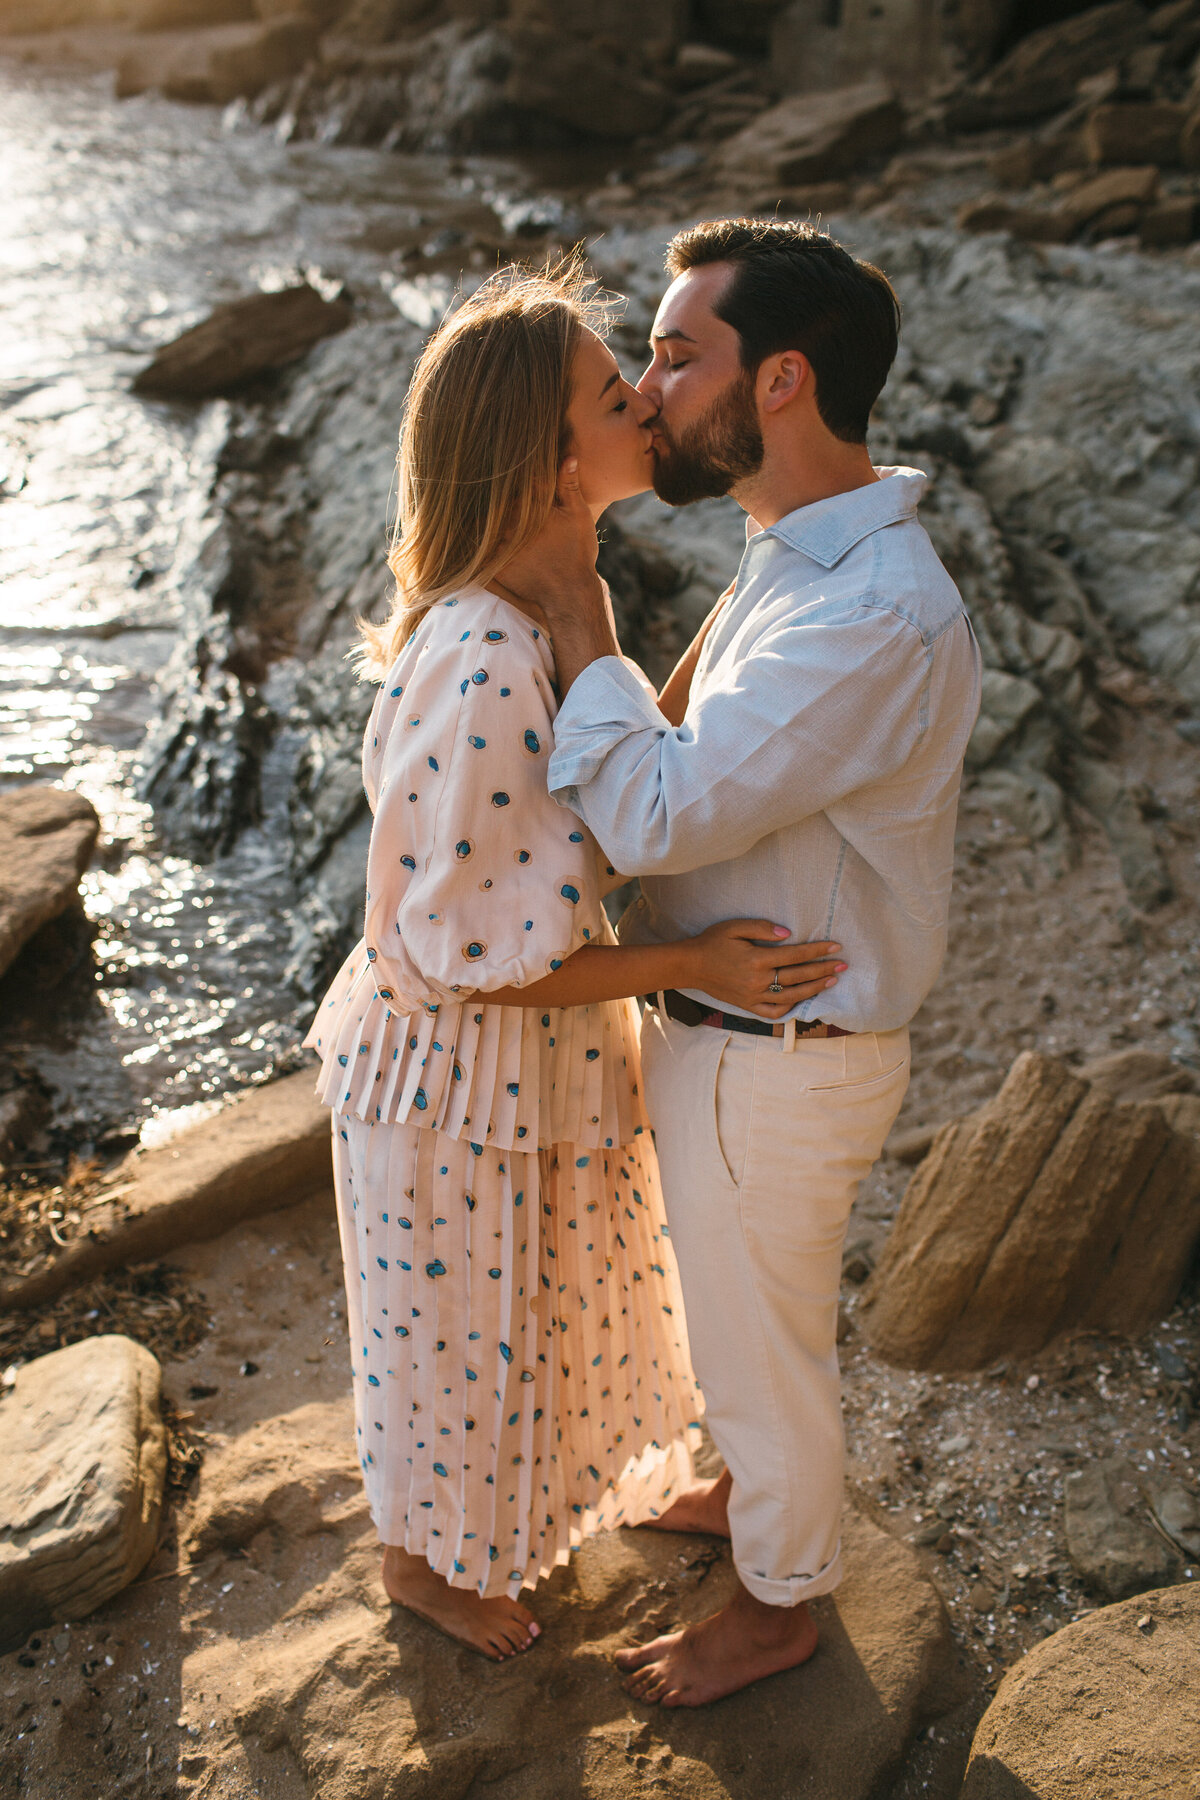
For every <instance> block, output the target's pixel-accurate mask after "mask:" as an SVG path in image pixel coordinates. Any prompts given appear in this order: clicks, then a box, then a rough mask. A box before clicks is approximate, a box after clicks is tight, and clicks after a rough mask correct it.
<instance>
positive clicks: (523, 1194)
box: [306, 219, 980, 1706]
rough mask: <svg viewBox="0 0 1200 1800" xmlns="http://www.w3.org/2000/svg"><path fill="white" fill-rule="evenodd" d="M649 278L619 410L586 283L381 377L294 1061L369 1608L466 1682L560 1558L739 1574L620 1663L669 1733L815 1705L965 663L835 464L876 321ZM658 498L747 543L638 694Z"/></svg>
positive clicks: (772, 254) (955, 627)
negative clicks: (865, 1229)
mask: <svg viewBox="0 0 1200 1800" xmlns="http://www.w3.org/2000/svg"><path fill="white" fill-rule="evenodd" d="M667 269H668V271H669V273H670V275H671V277H672V280H671V285H670V286H669V288H668V289H667V292H666V294H665V296H664V298H663V301H662V304H661V305H660V307H659V309H658V314H657V317H656V318H655V321H654V327H653V331H652V333H651V339H650V361H649V364H648V367H647V368H646V371H645V373H644V374H643V375H642V377H641V379H640V381H639V382H638V383H637V385H636V387H635V386H631V385H630V383H629V382H628V381H627V380H626V379H625V378H624V376H623V375H622V373H621V371H620V369H619V367H618V365H617V362H616V360H615V358H614V357H613V355H612V353H611V352H610V350H609V349H608V348H607V346H606V343H605V341H604V335H603V326H604V319H603V315H602V313H601V311H600V310H599V309H598V307H597V305H596V303H595V302H594V301H593V300H591V299H590V298H589V290H588V288H587V285H586V283H585V282H584V280H583V278H582V276H581V274H580V273H579V271H578V269H577V268H571V269H568V270H567V272H565V273H564V272H561V271H560V272H557V273H542V274H531V273H528V272H524V271H521V270H517V269H509V270H504V271H501V272H500V273H499V274H498V275H496V276H494V277H493V278H492V279H491V280H489V281H487V282H486V283H485V284H484V285H483V286H482V287H481V288H480V289H479V290H478V291H477V292H476V293H475V294H473V295H472V296H471V297H470V298H469V299H467V300H466V301H465V303H464V304H463V305H462V306H461V307H460V308H459V309H458V310H457V311H456V312H455V313H454V314H453V315H452V316H450V317H448V318H447V319H446V320H445V322H444V323H443V324H442V325H441V326H440V327H439V328H438V330H437V331H436V332H435V333H434V334H433V336H432V337H431V339H430V340H429V342H428V344H427V345H426V347H425V350H424V353H423V355H422V356H421V359H420V361H419V362H418V364H417V367H416V370H415V373H414V375H413V377H412V382H411V384H410V387H409V390H408V396H407V400H406V404H405V413H404V420H403V426H402V430H401V437H400V454H399V483H400V501H399V525H398V534H397V538H396V542H395V546H394V549H393V551H392V554H391V557H390V559H389V560H390V566H391V569H392V571H393V573H394V575H395V578H396V592H395V598H394V602H393V604H392V609H391V612H390V616H389V617H388V618H387V619H386V620H385V621H384V622H383V623H382V624H376V625H364V626H363V628H362V637H363V641H362V646H361V669H362V673H363V674H365V675H366V676H367V677H369V678H370V679H372V680H374V681H376V682H378V683H379V692H378V697H377V699H376V701H375V705H374V709H373V711H372V714H371V718H370V722H369V724H368V726H367V730H366V736H365V740H364V745H363V779H364V782H365V785H366V791H367V797H368V800H369V801H370V805H371V810H372V812H373V814H374V822H373V826H372V831H371V838H370V847H369V851H368V857H367V869H366V889H367V893H366V913H365V928H364V933H363V938H362V940H361V942H360V943H359V944H358V945H357V947H356V948H355V949H354V951H353V952H352V953H351V955H350V956H349V958H348V959H347V961H346V962H345V964H344V965H343V967H342V969H341V971H340V972H339V974H338V975H337V977H336V979H335V981H334V983H333V985H332V987H331V988H330V990H329V992H328V994H327V995H326V997H325V999H324V1001H323V1002H322V1004H321V1006H320V1008H319V1011H318V1014H317V1017H316V1020H315V1022H314V1024H313V1027H312V1030H311V1031H310V1033H309V1036H308V1039H307V1040H306V1041H307V1043H308V1044H309V1045H310V1046H311V1047H312V1048H314V1049H316V1050H317V1051H318V1052H319V1053H320V1055H321V1058H322V1072H321V1079H320V1085H319V1092H320V1094H321V1096H322V1098H323V1100H324V1101H325V1102H326V1103H327V1104H328V1105H329V1107H330V1108H331V1110H332V1116H333V1117H332V1122H333V1161H334V1177H335V1186H336V1191H337V1202H338V1217H339V1223H340V1229H341V1239H342V1249H343V1255H344V1260H345V1275H346V1293H347V1298H348V1309H349V1334H350V1348H351V1353H352V1359H353V1372H354V1394H355V1412H356V1428H357V1448H358V1456H359V1461H360V1465H361V1468H362V1474H363V1480H364V1482H365V1485H366V1492H367V1497H368V1500H369V1504H370V1510H371V1516H372V1519H373V1521H374V1523H375V1526H376V1528H377V1530H378V1532H379V1537H380V1541H381V1543H382V1545H383V1582H384V1586H385V1588H386V1590H387V1592H388V1594H389V1595H390V1597H391V1598H392V1600H393V1601H395V1602H397V1603H398V1604H400V1605H403V1606H405V1607H408V1608H409V1609H410V1610H411V1611H413V1612H415V1613H417V1614H419V1615H420V1616H421V1617H422V1618H424V1619H427V1620H429V1621H430V1622H431V1623H433V1624H435V1625H437V1626H439V1627H440V1628H441V1630H442V1631H444V1632H446V1633H448V1634H449V1635H450V1636H451V1637H453V1638H456V1639H458V1640H459V1641H460V1642H462V1643H465V1644H468V1645H470V1646H471V1647H472V1648H474V1649H476V1650H479V1651H481V1652H482V1653H483V1654H484V1655H486V1656H489V1657H492V1658H496V1659H499V1658H504V1657H508V1656H511V1655H514V1654H516V1653H519V1652H523V1651H526V1650H528V1649H529V1648H530V1647H531V1645H532V1644H533V1643H534V1641H535V1640H536V1638H537V1637H538V1636H539V1626H538V1624H537V1622H536V1618H535V1616H534V1613H533V1612H532V1611H531V1610H530V1608H529V1607H527V1606H526V1605H525V1604H524V1603H523V1601H522V1599H521V1595H522V1593H523V1591H524V1590H525V1589H526V1588H530V1589H531V1588H533V1587H535V1586H536V1584H537V1582H538V1581H539V1580H540V1579H541V1578H542V1577H544V1576H546V1575H548V1574H549V1573H550V1572H551V1571H552V1570H553V1569H554V1567H555V1566H556V1565H557V1564H559V1563H562V1562H565V1561H566V1560H567V1558H568V1556H569V1554H570V1552H571V1549H572V1548H573V1547H574V1546H575V1545H577V1544H578V1543H580V1542H581V1540H582V1539H583V1538H585V1537H587V1536H589V1535H590V1534H592V1533H594V1532H596V1531H600V1530H608V1529H612V1528H613V1527H615V1526H617V1525H626V1526H653V1527H658V1528H665V1529H668V1530H672V1531H697V1532H712V1533H717V1534H720V1535H722V1536H727V1537H729V1538H730V1539H731V1540H732V1554H733V1562H734V1566H735V1569H736V1572H737V1578H738V1587H737V1591H736V1594H735V1597H734V1599H733V1600H732V1602H731V1603H730V1604H729V1605H728V1606H726V1607H725V1608H724V1609H723V1610H722V1611H720V1612H718V1613H717V1614H715V1615H714V1616H713V1617H712V1618H709V1619H706V1620H704V1621H703V1622H702V1623H699V1624H695V1625H690V1626H688V1627H687V1628H686V1629H685V1630H682V1631H679V1632H675V1633H671V1634H669V1635H667V1636H664V1637H660V1638H658V1639H656V1640H655V1641H654V1642H653V1643H650V1644H647V1645H644V1646H642V1647H640V1648H631V1649H626V1650H622V1651H620V1652H619V1653H618V1655H617V1659H616V1660H617V1663H618V1666H619V1667H620V1669H621V1670H622V1671H623V1673H624V1676H625V1686H626V1688H627V1689H628V1690H629V1692H630V1693H631V1694H633V1695H635V1696H636V1697H638V1698H639V1699H641V1700H645V1701H659V1702H662V1703H663V1704H664V1705H667V1706H698V1705H703V1704H705V1703H707V1702H709V1701H712V1700H716V1699H718V1698H720V1697H721V1696H722V1695H724V1694H728V1693H732V1692H734V1691H735V1690H736V1689H738V1688H742V1687H745V1686H746V1685H747V1684H749V1683H750V1682H753V1681H757V1680H759V1679H760V1678H761V1677H763V1676H766V1675H769V1674H771V1673H773V1672H776V1671H778V1670H781V1669H786V1668H790V1667H793V1666H794V1665H796V1664H798V1663H801V1662H803V1661H804V1660H805V1659H806V1658H807V1657H808V1656H810V1655H811V1654H812V1652H813V1650H814V1649H815V1647H816V1642H817V1630H816V1626H815V1624H814V1621H813V1619H812V1617H811V1614H810V1611H809V1606H808V1602H809V1601H811V1600H812V1599H813V1598H814V1597H815V1596H817V1595H820V1594H825V1593H828V1592H829V1591H830V1590H832V1589H833V1588H835V1587H836V1585H837V1583H838V1581H839V1579H840V1575H841V1566H840V1560H839V1521H840V1512H841V1495H842V1458H843V1448H842V1425H841V1405H840V1392H839V1378H838V1365H837V1349H836V1337H837V1308H838V1287H839V1281H840V1275H841V1255H842V1244H843V1238H844V1234H845V1228H846V1222H847V1218H848V1215H849V1212H850V1208H851V1205H852V1202H853V1200H854V1197H855V1194H856V1191H857V1189H858V1185H859V1183H860V1182H861V1180H862V1179H863V1177H864V1176H865V1175H866V1174H867V1172H868V1171H869V1170H870V1168H871V1166H872V1164H873V1163H874V1162H875V1160H876V1158H877V1157H878V1155H879V1153H880V1150H881V1148H882V1145H883V1142H884V1139H885V1137H886V1136H887V1133H888V1131H889V1129H890V1127H891V1125H892V1122H893V1120H894V1119H895V1117H896V1114H897V1112H898V1111H899V1108H900V1104H901V1101H902V1099H903V1097H904V1092H905V1088H906V1086H907V1083H908V1069H909V1048H908V1025H909V1021H910V1019H911V1018H912V1016H913V1014H914V1013H915V1012H916V1010H917V1008H918V1006H919V1005H920V1004H921V1001H922V1000H923V998H924V996H925V995H926V993H927V992H928V990H929V988H930V987H931V986H932V984H933V981H934V979H935V977H936V975H937V972H938V968H939V965H940V963H941V959H942V956H943V952H944V949H945V943H946V928H947V913H948V903H949V892H950V880H951V868H952V860H953V842H954V824H955V811H956V805H957V797H958V789H959V782H960V778H961V771H962V759H963V753H964V750H965V748H966V744H967V739H968V737H969V735H970V732H971V728H972V725H973V724H974V721H975V716H976V712H977V710H978V705H979V692H980V663H979V654H978V650H977V647H976V644H975V641H974V638H973V636H972V632H971V627H970V624H969V621H968V619H967V616H966V614H965V612H964V610H963V606H962V601H961V599H960V597H959V594H958V591H957V589H956V588H955V586H954V584H953V582H952V581H951V580H950V577H949V576H948V575H947V573H946V571H945V570H944V569H943V567H942V565H941V564H940V563H939V561H938V559H937V557H936V555H935V553H934V551H933V548H932V546H931V544H930V541H929V539H928V537H927V536H926V534H925V531H924V530H923V528H922V527H921V525H920V524H919V523H918V521H917V516H916V513H917V503H918V501H919V499H920V495H921V490H922V486H923V484H924V479H925V478H924V476H923V475H922V474H921V473H920V472H919V471H915V470H911V469H877V468H875V467H873V466H872V463H871V459H870V456H869V453H868V450H867V445H866V435H867V422H868V417H869V414H870V411H871V408H872V406H873V404H874V402H875V400H876V398H877V396H878V394H879V392H880V390H881V389H882V387H883V385H884V382H885V380H886V378H887V374H888V371H889V369H890V367H891V364H892V361H893V358H894V355H895V351H896V343H897V333H898V327H899V308H898V304H897V301H896V298H895V295H894V293H893V291H892V289H891V287H890V285H889V283H888V281H887V279H886V278H885V276H884V275H883V274H881V273H880V271H879V270H878V269H876V268H873V267H872V266H871V265H870V264H868V263H864V262H861V261H859V260H857V259H856V258H855V257H854V256H852V255H851V254H850V253H849V252H848V251H847V250H846V249H844V248H843V247H842V246H840V245H839V244H837V243H836V242H835V241H834V240H833V239H832V238H830V237H828V236H827V235H825V234H823V233H821V232H819V231H817V230H816V229H814V228H812V227H811V226H808V225H801V224H791V223H780V222H764V221H760V220H754V219H726V220H718V221H715V222H709V223H705V224H701V225H698V226H696V227H694V228H693V229H691V230H688V231H684V232H681V233H680V234H679V235H678V236H677V237H676V238H675V239H674V240H673V242H672V243H671V245H670V248H669V251H668V254H667ZM650 487H653V488H654V489H655V490H656V492H657V493H658V494H659V495H660V497H661V498H662V499H664V500H666V501H667V502H669V503H670V504H672V505H677V506H686V505H688V504H689V503H691V502H693V501H697V500H700V499H704V498H707V497H711V496H715V495H720V494H732V495H733V497H734V499H735V500H736V501H737V502H738V503H739V505H740V506H741V507H742V508H743V509H744V510H745V513H746V515H747V518H746V532H747V542H746V550H745V554H744V556H743V557H742V560H741V564H740V567H739V568H738V570H737V572H736V579H735V580H733V581H732V582H731V585H730V586H729V588H728V589H727V590H726V592H725V593H724V594H722V595H721V597H720V598H719V599H718V600H717V602H716V604H715V606H714V607H713V610H712V612H711V613H710V614H709V616H708V618H707V619H706V620H705V621H704V624H703V625H702V627H701V629H700V631H699V632H698V633H697V636H696V638H695V640H694V642H693V643H692V644H691V645H690V646H689V648H688V649H687V651H686V652H685V654H684V656H683V657H682V659H681V661H680V662H679V664H678V666H677V668H676V669H675V671H674V673H673V674H672V675H671V677H670V679H669V680H668V682H667V684H666V686H665V687H664V688H663V690H662V692H661V693H656V692H655V691H654V689H653V687H652V686H651V684H650V683H649V682H648V681H647V679H646V677H645V676H644V675H643V674H642V672H641V671H640V670H639V669H638V668H637V666H636V665H635V664H633V663H632V662H630V661H629V660H628V659H627V658H626V657H625V656H624V655H623V654H622V651H621V648H620V645H619V644H618V642H617V638H616V635H615V631H614V626H613V615H612V610H611V606H610V604H609V597H608V592H607V589H606V587H605V585H604V583H603V582H602V581H601V580H600V578H599V577H598V575H597V573H596V567H595V564H596V554H597V539H596V521H597V520H598V519H599V518H600V516H601V514H602V513H603V512H604V511H605V509H606V508H607V507H608V506H610V505H611V504H612V503H613V502H614V501H617V500H621V499H624V498H626V497H628V496H630V495H633V494H638V493H641V492H644V491H645V490H646V489H648V488H650ZM731 573H732V571H731ZM632 876H637V877H640V881H641V896H640V898H639V899H638V900H637V901H636V902H635V904H634V905H633V906H631V907H630V908H629V910H628V911H627V912H626V914H625V916H624V918H623V919H622V921H621V925H620V928H619V931H618V932H617V933H616V934H614V932H613V930H612V929H611V927H610V925H609V923H608V920H607V918H606V915H605V910H604V906H603V900H604V896H605V894H606V893H607V892H609V891H611V890H613V889H615V888H616V887H617V886H618V885H620V884H621V883H622V882H624V881H625V880H626V879H628V878H629V877H632ZM843 959H844V960H843ZM639 998H640V999H641V1000H642V1001H643V1002H644V1011H642V1010H641V1009H640V1008H639V1006H638V1005H637V1004H636V1002H637V1000H638V999H639ZM652 1133H653V1136H652ZM685 1321H686V1322H685ZM701 1396H703V1399H702V1398H701ZM702 1412H703V1413H704V1415H705V1417H706V1419H707V1423H708V1426H709V1429H710V1431H711V1434H712V1438H713V1441H714V1443H715V1444H716V1446H717V1449H718V1450H719V1451H720V1453H721V1456H722V1457H723V1459H724V1471H723V1473H722V1474H721V1475H720V1476H719V1477H718V1478H717V1479H715V1480H711V1481H707V1482H699V1481H697V1479H696V1478H695V1475H694V1471H693V1450H694V1447H695V1445H696V1442H697V1433H698V1421H699V1419H700V1416H701V1413H702Z"/></svg>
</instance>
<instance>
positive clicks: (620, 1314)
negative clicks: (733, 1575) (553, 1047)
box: [333, 1113, 702, 1596]
mask: <svg viewBox="0 0 1200 1800" xmlns="http://www.w3.org/2000/svg"><path fill="white" fill-rule="evenodd" d="M333 1162H334V1179H335V1186H336V1190H337V1200H338V1219H339V1226H340V1230H341V1238H342V1252H343V1259H344V1263H345V1273H346V1295H347V1303H348V1326H349V1335H350V1348H351V1357H352V1364H353V1371H354V1398H355V1429H356V1433H357V1445H358V1454H359V1462H360V1464H361V1467H362V1473H363V1480H364V1483H365V1486H366V1492H367V1499H368V1503H369V1505H370V1509H371V1516H372V1518H373V1520H374V1522H375V1526H376V1528H377V1530H378V1532H379V1537H380V1540H381V1542H382V1543H384V1544H391V1545H398V1546H402V1547H403V1548H404V1549H406V1550H408V1551H410V1552H411V1553H412V1554H414V1555H419V1556H423V1557H425V1559H426V1560H427V1562H428V1563H429V1565H430V1567H431V1568H433V1569H434V1570H436V1571H437V1573H439V1574H440V1575H443V1576H445V1578H446V1580H447V1581H449V1582H450V1583H452V1584H453V1585H455V1586H459V1587H469V1588H473V1589H474V1590H475V1591H476V1592H477V1593H479V1594H481V1595H484V1596H493V1595H497V1594H508V1595H510V1596H515V1595H516V1594H517V1593H519V1592H520V1590H521V1589H522V1588H523V1587H532V1586H533V1585H534V1584H535V1583H536V1582H537V1581H538V1580H539V1579H540V1578H541V1577H542V1576H544V1575H546V1574H548V1573H549V1572H550V1571H551V1570H552V1569H553V1568H554V1567H555V1565H556V1564H558V1563H561V1562H565V1561H566V1559H567V1557H568V1555H569V1554H570V1551H571V1549H572V1547H573V1546H574V1545H576V1544H578V1543H579V1542H580V1541H581V1540H582V1538H584V1537H585V1536H587V1535H589V1534H590V1533H592V1532H595V1531H598V1530H602V1529H609V1528H611V1527H613V1526H615V1525H622V1524H624V1525H636V1524H639V1523H641V1522H643V1521H644V1520H646V1519H649V1518H653V1517H655V1516H657V1515H658V1514H660V1513H661V1512H663V1511H665V1509H666V1508H667V1507H668V1506H670V1505H671V1504H672V1501H673V1500H674V1499H675V1498H676V1497H677V1495H678V1493H679V1491H680V1489H681V1488H682V1487H684V1486H686V1485H687V1484H688V1483H689V1482H690V1481H691V1479H692V1451H693V1448H694V1447H695V1445H696V1443H697V1442H698V1420H699V1417H700V1413H701V1410H702V1407H701V1402H700V1398H699V1395H698V1392H697V1389H696V1385H695V1380H694V1378H693V1375H692V1372H691V1364H690V1360H689V1356H688V1347H687V1333H686V1328H685V1325H684V1316H683V1307H682V1302H681V1299H680V1295H679V1283H678V1277H677V1274H676V1269H675V1263H674V1258H673V1256H672V1253H671V1246H670V1239H669V1237H668V1235H667V1230H666V1225H665V1220H664V1216H663V1206H662V1194H661V1190H660V1187H659V1181H658V1170H657V1165H656V1163H655V1161H654V1150H653V1145H652V1144H651V1143H650V1142H649V1140H648V1135H647V1136H646V1137H641V1138H638V1139H637V1140H635V1142H634V1143H632V1144H629V1145H626V1146H624V1147H623V1148H620V1149H615V1150H597V1149H594V1148H588V1147H586V1146H580V1145H575V1144H568V1143H561V1144H555V1145H552V1146H550V1147H547V1148H543V1149H541V1150H531V1151H522V1150H496V1149H492V1148H490V1147H488V1146H487V1145H479V1144H472V1143H470V1142H468V1141H466V1140H465V1139H462V1138H458V1137H450V1136H448V1135H446V1134H444V1133H443V1132H440V1131H436V1130H431V1129H427V1128H421V1127H417V1126H411V1125H407V1124H389V1123H387V1122H381V1123H369V1122H367V1121H365V1120H362V1119H356V1118H353V1117H351V1116H349V1115H347V1114H337V1113H335V1114H334V1115H333Z"/></svg>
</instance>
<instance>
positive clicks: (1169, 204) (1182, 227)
mask: <svg viewBox="0 0 1200 1800" xmlns="http://www.w3.org/2000/svg"><path fill="white" fill-rule="evenodd" d="M1198 235H1200V203H1198V202H1197V201H1196V199H1195V197H1194V195H1192V194H1171V195H1169V196H1168V197H1167V198H1166V199H1163V200H1160V201H1159V202H1158V203H1157V205H1155V206H1151V207H1148V208H1147V210H1146V211H1145V212H1144V213H1143V214H1142V217H1141V221H1140V223H1139V225H1138V236H1139V237H1140V238H1141V240H1142V244H1143V246H1144V247H1145V248H1146V249H1147V250H1174V249H1178V248H1179V247H1180V246H1181V245H1183V244H1190V243H1191V242H1192V239H1193V238H1195V237H1196V236H1198Z"/></svg>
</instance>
